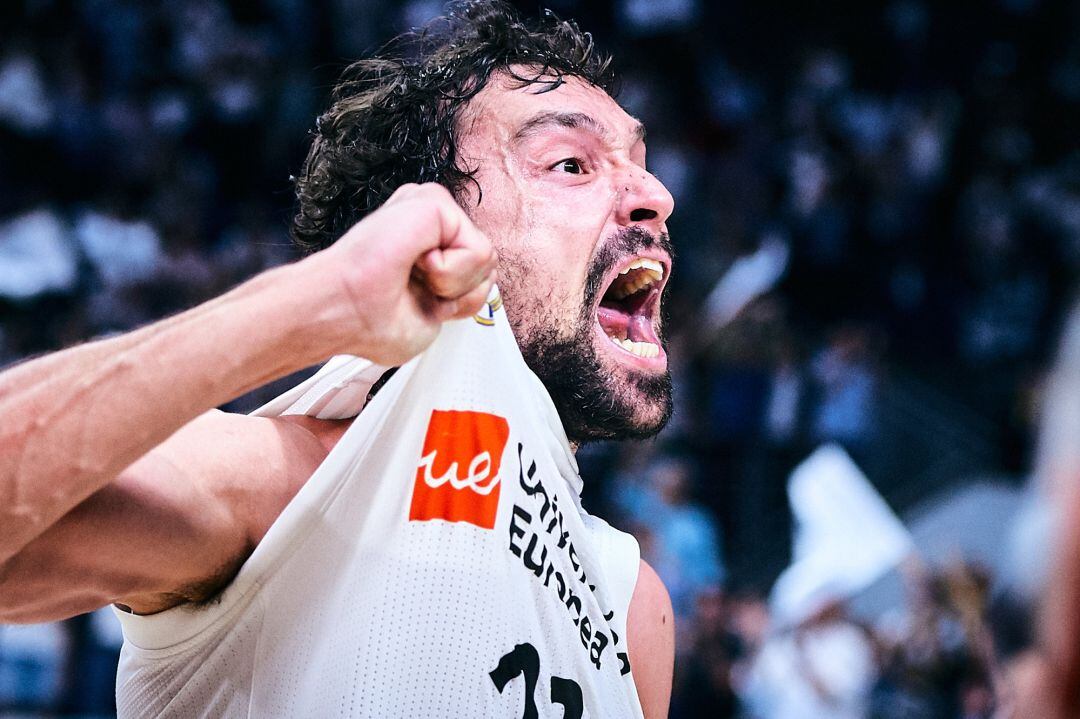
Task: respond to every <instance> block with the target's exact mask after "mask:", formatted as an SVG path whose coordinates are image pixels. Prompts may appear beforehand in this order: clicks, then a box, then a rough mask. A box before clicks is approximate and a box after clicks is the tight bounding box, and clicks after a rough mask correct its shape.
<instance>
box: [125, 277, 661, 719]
mask: <svg viewBox="0 0 1080 719" xmlns="http://www.w3.org/2000/svg"><path fill="white" fill-rule="evenodd" d="M381 369H382V368H379V367H376V366H373V365H371V363H369V362H367V361H365V360H360V359H357V358H348V357H339V358H335V359H334V360H332V361H331V362H330V363H328V364H327V365H326V367H324V368H323V369H322V370H320V372H319V373H318V374H317V375H316V376H315V377H313V378H311V379H310V380H308V381H307V382H305V383H303V384H302V385H300V386H299V387H297V388H295V389H294V390H292V391H291V392H288V393H286V394H285V395H283V396H282V397H280V398H278V399H277V400H275V401H274V402H271V403H270V404H269V405H267V406H266V407H264V408H263V409H261V410H260V411H259V413H260V414H264V415H273V414H283V413H294V414H295V413H306V414H311V415H314V416H320V417H324V418H333V417H348V416H352V415H355V414H356V413H357V412H358V411H359V409H360V408H361V407H362V406H363V402H364V398H365V397H366V395H367V391H368V387H369V386H370V384H371V381H372V380H373V379H374V378H375V377H378V376H379V374H380V373H381ZM580 490H581V480H580V478H579V476H578V473H577V466H576V464H575V462H574V457H573V454H572V453H571V451H570V448H569V445H568V443H567V439H566V436H565V434H564V433H563V429H562V425H561V423H560V421H559V418H558V415H557V413H556V411H555V408H554V406H553V405H552V403H551V400H550V398H549V396H548V394H547V392H546V391H545V389H544V387H543V386H542V385H541V384H540V382H539V380H538V379H537V378H536V376H535V375H533V374H532V372H530V371H529V369H528V367H527V366H526V365H525V363H524V361H523V360H522V357H521V354H520V352H519V350H518V347H517V344H516V342H515V341H514V337H513V334H512V332H511V330H510V327H509V324H508V323H507V320H506V316H505V313H504V311H503V310H502V308H501V302H500V300H499V296H498V294H497V291H493V294H492V296H491V299H490V300H489V301H488V303H487V305H486V307H485V308H484V312H483V313H481V314H480V315H477V316H476V317H475V318H473V319H469V320H461V321H457V322H451V323H447V324H446V325H445V326H444V327H443V329H442V331H441V333H440V335H439V337H438V339H437V340H436V341H435V343H434V344H433V345H432V346H431V347H430V348H429V349H428V350H427V351H426V352H425V353H424V354H422V355H421V356H419V357H417V358H415V359H414V360H412V361H410V362H409V363H408V364H406V365H405V366H403V367H402V368H401V369H400V370H399V371H398V372H397V374H396V375H394V377H393V378H392V379H391V380H390V381H389V382H388V383H387V384H386V386H385V387H383V388H382V390H381V391H380V392H379V393H378V394H377V395H376V396H375V398H374V399H373V400H372V401H371V402H370V403H369V405H368V406H367V407H366V408H365V409H364V411H363V413H362V414H360V415H359V416H358V417H357V419H356V420H354V421H353V423H352V426H351V427H350V428H349V430H348V431H347V432H346V433H345V435H344V436H343V437H342V439H341V440H340V441H339V442H338V444H337V445H336V446H335V447H334V449H333V451H332V452H331V453H330V454H329V456H328V457H327V458H326V460H325V461H324V462H323V463H322V465H321V466H320V467H319V468H318V469H317V470H316V472H315V473H314V474H313V475H312V477H311V479H310V480H309V481H308V482H307V484H306V485H305V486H304V487H303V488H302V489H301V490H300V492H299V493H298V494H297V495H296V497H295V498H294V499H293V501H292V502H290V503H289V505H288V506H287V507H286V508H285V510H284V511H283V512H282V513H281V516H279V517H278V519H277V521H275V522H274V524H273V526H271V527H270V530H269V531H268V532H267V534H266V536H265V538H264V539H263V540H262V542H260V543H259V545H258V547H257V548H256V549H255V551H254V552H253V553H252V555H251V557H250V558H249V559H248V560H247V562H246V563H245V564H244V566H243V567H242V568H241V570H240V572H239V574H238V575H237V576H236V578H235V579H234V580H233V582H232V583H231V584H230V585H229V586H228V587H227V588H226V589H225V590H224V592H223V593H222V594H221V596H220V598H219V599H217V600H215V601H213V602H212V603H210V604H209V605H207V606H202V607H197V608H196V607H187V606H184V607H178V608H176V609H171V610H169V611H166V612H162V613H160V614H156V615H152V616H146V617H140V616H135V615H132V614H128V613H125V612H120V611H117V615H118V616H119V617H120V620H121V622H122V623H123V627H124V636H125V644H124V648H123V651H122V653H121V657H120V668H119V674H118V676H117V707H118V711H119V715H120V716H121V717H149V716H153V717H183V718H184V719H188V718H190V717H378V718H380V719H382V718H393V717H403V718H404V717H408V718H410V719H414V718H418V717H526V718H531V717H559V718H560V719H563V718H565V719H575V718H577V717H593V718H599V717H618V718H620V719H625V718H628V717H630V718H633V717H641V707H640V705H639V703H638V698H637V692H636V689H635V687H634V682H633V678H632V674H631V673H630V665H629V661H628V657H627V648H626V613H627V608H628V605H629V602H630V595H631V593H632V592H633V588H634V585H635V583H636V580H637V570H638V563H639V559H638V547H637V544H636V542H635V541H634V539H633V538H632V537H630V536H629V535H626V534H623V533H622V532H618V531H616V530H614V529H612V528H611V527H609V526H608V525H607V524H606V523H605V522H603V521H602V520H600V519H597V518H595V517H592V516H590V515H589V514H588V513H586V512H585V510H584V509H582V507H581V502H580V498H579V493H580Z"/></svg>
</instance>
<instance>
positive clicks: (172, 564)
mask: <svg viewBox="0 0 1080 719" xmlns="http://www.w3.org/2000/svg"><path fill="white" fill-rule="evenodd" d="M552 112H561V113H577V114H578V115H580V116H588V117H589V118H591V120H590V121H589V126H588V127H587V128H585V127H576V128H567V127H564V126H561V125H559V124H557V123H556V124H553V123H541V124H539V125H538V124H536V123H535V122H533V124H532V125H531V128H532V131H531V132H529V133H528V136H527V137H516V136H517V135H518V133H519V131H520V130H521V129H522V128H523V127H525V126H527V125H529V123H530V122H532V121H535V120H536V118H537V117H538V116H539V115H543V114H544V113H552ZM460 137H461V149H462V154H463V156H465V157H467V158H469V160H470V162H474V163H475V164H477V165H478V166H479V172H478V175H477V179H478V182H479V184H480V187H481V188H483V197H482V199H481V198H480V196H479V195H477V196H474V197H469V198H464V200H465V201H464V203H463V204H464V205H465V207H466V208H467V211H463V210H462V208H461V207H460V206H459V205H458V204H457V203H456V202H455V201H454V198H452V197H451V196H450V194H449V193H448V192H447V191H446V190H445V189H443V188H441V187H438V186H433V185H424V186H416V185H410V186H405V187H403V188H401V189H400V190H398V192H397V193H395V194H394V196H393V197H391V199H390V200H389V201H388V202H387V203H386V204H385V205H384V206H383V207H382V208H380V209H379V210H378V211H376V212H375V213H373V214H372V215H370V216H369V217H367V218H366V219H364V220H363V221H361V222H360V223H358V224H357V225H356V226H354V227H353V228H352V229H351V230H350V231H349V232H348V233H346V235H345V236H344V237H343V238H342V239H340V240H339V241H338V242H337V243H335V244H334V245H333V246H332V247H330V248H328V249H327V250H324V251H322V252H319V253H316V254H315V255H312V256H310V257H308V258H306V259H304V260H302V261H300V262H298V263H295V264H294V265H290V266H287V267H283V268H278V269H275V270H271V271H269V272H267V273H264V274H263V275H260V276H258V277H256V278H254V279H253V280H251V281H249V282H247V283H245V284H243V285H241V286H240V287H238V288H236V289H235V290H233V291H232V292H230V293H228V294H226V295H224V296H222V297H220V298H218V299H216V300H213V301H211V302H209V303H206V304H205V305H200V306H199V307H196V308H194V309H192V310H189V311H188V312H186V313H183V314H181V315H178V316H177V317H174V318H171V319H169V320H165V321H163V322H159V323H156V324H153V325H150V326H148V327H146V328H143V329H141V330H138V331H136V332H134V333H130V334H128V335H122V336H120V337H116V338H111V339H108V340H103V341H99V342H94V343H90V344H87V345H83V346H81V347H76V348H73V349H69V350H65V351H63V352H58V353H55V354H53V355H49V356H46V357H43V358H40V359H37V360H34V361H31V362H27V363H25V364H23V365H20V366H18V367H15V368H14V369H11V370H8V371H7V372H4V373H2V374H0V416H2V417H4V420H5V421H4V422H2V423H0V622H33V621H46V620H52V619H59V618H63V617H67V616H72V615H74V614H77V613H81V612H86V611H90V610H93V609H96V608H98V607H101V606H105V605H107V604H109V603H116V604H120V605H123V606H126V607H129V608H130V609H132V610H133V611H135V612H138V613H153V612H158V611H162V610H164V609H168V608H171V607H175V606H178V605H181V604H184V603H188V602H195V601H203V600H206V599H208V598H210V597H212V596H213V595H214V594H215V593H217V592H218V591H220V589H221V588H222V587H224V586H225V585H226V584H228V582H229V581H230V580H231V578H232V577H233V576H234V575H235V572H236V571H237V570H238V569H239V567H240V565H241V564H242V563H243V561H244V559H246V557H247V556H248V555H249V554H250V552H251V550H252V549H253V548H254V547H255V546H256V545H257V543H258V542H259V540H260V539H261V538H262V536H263V535H264V534H265V532H266V531H267V529H268V528H269V527H270V525H271V524H272V523H273V521H274V520H275V519H276V517H277V516H278V514H279V513H280V512H281V510H282V509H283V508H284V506H285V505H286V504H287V503H288V502H289V500H290V499H291V498H292V497H293V496H294V495H295V493H296V492H297V491H298V490H299V488H300V487H301V486H302V485H303V483H304V482H306V481H307V479H308V477H310V475H311V473H312V472H313V470H314V469H315V468H316V467H317V466H318V465H319V463H320V462H322V460H323V459H324V458H325V457H326V455H327V454H328V452H329V451H330V449H331V448H332V447H333V445H334V444H335V442H336V441H337V440H338V439H339V438H340V436H341V434H342V433H343V432H344V429H345V427H346V425H347V423H344V422H323V421H318V420H313V419H308V418H296V417H290V418H274V419H264V418H254V417H247V416H239V415H229V414H224V413H221V412H217V411H214V410H212V409H211V408H212V407H215V406H217V405H219V404H221V403H223V402H226V401H228V400H229V399H232V398H233V397H236V396H238V395H240V394H242V393H243V392H245V391H247V390H249V389H251V388H253V387H256V386H259V385H261V384H263V383H265V382H267V381H270V380H272V379H274V378H276V377H280V376H283V375H286V374H288V373H290V372H293V371H296V370H298V369H301V368H303V367H307V366H310V365H312V364H314V363H316V362H319V361H321V360H322V359H324V358H326V357H328V356H330V355H332V354H336V353H351V354H358V355H362V356H366V357H369V358H371V359H373V360H375V361H377V362H380V363H383V364H400V363H403V362H404V361H406V360H407V359H409V358H411V357H413V356H415V355H416V354H417V353H419V352H421V351H422V350H423V349H424V348H426V347H427V346H428V345H429V344H430V343H431V341H432V340H433V339H434V337H435V335H436V333H437V331H438V328H439V326H440V324H441V323H442V322H443V321H444V320H446V319H450V318H455V317H467V316H469V315H471V314H473V313H474V312H476V311H477V310H478V308H479V307H480V306H481V305H482V303H483V300H484V298H485V297H486V295H487V293H488V290H489V288H490V286H491V283H492V282H493V281H494V280H495V278H496V272H495V266H496V261H497V257H498V262H499V273H501V274H500V276H499V283H500V288H501V289H502V291H503V293H504V297H505V298H506V305H507V310H508V312H509V314H510V318H511V321H512V324H513V326H514V330H515V333H516V335H517V337H518V339H519V342H520V343H522V344H525V345H527V344H528V342H529V340H530V338H534V337H543V336H547V337H552V336H555V337H561V338H567V337H573V336H575V335H574V332H575V329H578V330H579V329H580V327H581V324H582V318H583V317H586V316H587V317H588V318H589V319H588V321H589V322H590V323H593V324H595V323H594V322H593V316H592V314H590V313H591V312H592V309H591V308H589V307H587V306H586V304H587V303H586V302H585V297H586V294H587V293H586V291H585V290H586V284H587V277H588V275H589V271H590V268H592V267H594V266H595V265H596V258H597V257H600V256H602V255H604V253H605V249H607V250H609V251H608V252H607V255H608V258H607V261H612V257H610V255H611V252H610V249H611V247H613V246H614V245H613V244H612V237H613V236H614V235H616V234H617V233H618V232H619V231H621V230H626V229H627V228H630V227H637V228H638V229H640V230H641V231H642V232H643V233H644V235H643V236H645V237H655V236H659V235H660V233H662V232H664V230H665V227H664V222H665V220H666V219H667V217H668V215H669V214H670V212H671V209H672V200H671V196H670V194H668V192H667V191H666V190H665V189H664V188H663V186H662V185H661V184H660V183H659V182H658V181H657V180H656V178H654V177H653V176H652V175H650V174H649V173H648V172H647V171H646V170H645V168H644V162H645V147H644V143H643V141H642V134H641V131H640V128H639V125H638V124H637V122H636V121H635V120H633V118H631V117H629V116H628V115H627V114H626V113H625V112H624V111H623V110H622V109H621V108H619V107H618V105H617V104H615V103H614V101H612V100H611V98H610V97H608V96H607V95H606V94H605V93H603V92H602V91H599V90H597V89H595V88H592V87H589V86H587V85H585V84H583V83H581V82H579V81H576V80H569V81H568V82H567V83H565V84H564V85H562V86H561V87H559V88H558V89H556V90H554V91H552V92H549V93H545V94H542V95H537V94H535V93H534V92H532V91H531V90H530V88H517V89H514V88H509V87H507V86H505V85H502V84H499V83H496V84H493V85H492V86H490V87H489V88H487V89H485V90H484V91H483V92H481V93H480V95H479V96H478V97H477V98H475V99H474V101H473V103H471V104H470V107H469V113H468V116H467V118H465V121H464V122H463V126H462V132H461V134H460ZM567 160H569V162H567ZM577 170H582V172H580V173H579V172H578V171H577ZM387 237H393V238H394V241H393V242H387V241H386V238H387ZM489 238H490V239H489ZM495 250H497V252H498V255H496V252H495ZM640 254H643V255H645V256H649V257H655V258H656V259H658V260H662V261H663V263H664V266H665V270H666V269H667V268H669V267H670V256H668V255H667V253H666V252H664V251H663V250H662V249H659V248H658V247H657V246H652V247H651V248H648V249H644V250H642V251H641V253H640ZM628 259H630V257H626V258H620V257H615V258H614V260H615V261H622V260H628ZM615 269H617V268H614V269H613V270H612V271H615ZM608 274H609V275H610V274H611V273H610V272H609V273H608ZM666 274H667V273H666V271H665V275H666ZM658 317H659V313H656V317H655V318H654V325H655V330H656V331H657V332H659V319H658ZM593 324H591V325H590V326H589V327H587V330H588V333H587V334H585V335H584V336H585V337H586V341H588V342H590V343H591V346H588V347H583V348H582V349H583V351H588V352H593V353H595V355H596V358H597V362H598V363H599V370H600V373H601V374H602V375H603V376H604V377H605V378H606V379H605V381H606V382H607V388H608V389H609V390H610V391H611V392H612V393H614V394H615V396H617V399H618V401H619V402H620V403H621V404H622V405H624V406H625V407H627V408H629V409H630V410H631V414H632V417H631V419H632V421H633V423H635V424H636V425H639V426H641V427H645V428H649V427H653V428H655V427H658V426H659V425H660V424H662V421H663V419H664V415H665V411H666V406H665V405H664V404H663V403H662V402H658V401H656V398H655V396H653V395H650V394H649V393H647V392H643V391H641V389H640V388H641V387H642V386H643V385H642V378H649V377H658V376H663V375H664V373H665V372H666V356H664V355H661V356H660V357H659V358H654V359H652V360H650V361H645V360H643V359H642V358H639V357H634V356H632V355H630V354H628V353H626V352H624V351H623V350H621V349H617V348H615V347H614V346H613V345H612V344H611V343H610V341H609V340H608V339H607V338H606V336H605V335H604V334H603V330H602V329H601V328H600V327H599V325H595V326H593ZM229 336H233V337H243V338H245V341H244V342H236V343H222V342H221V341H220V338H221V337H229ZM147 397H152V398H153V401H152V402H147V401H146V398H147ZM57 448H63V450H62V451H58V450H57ZM73 578H78V579H77V580H76V581H73ZM671 616H672V615H671V608H670V601H669V599H668V597H667V593H666V591H665V590H664V588H663V585H662V583H660V581H659V579H658V578H657V577H656V575H655V573H654V572H652V570H651V569H649V568H648V567H647V565H644V563H643V564H642V568H641V571H640V574H639V581H638V584H637V587H636V589H635V592H634V595H633V599H632V602H631V608H630V614H629V618H628V622H629V625H628V635H629V637H628V642H629V645H630V653H631V663H632V665H633V666H634V674H635V680H636V683H637V686H638V691H639V695H640V697H641V701H642V705H643V707H645V709H646V716H648V717H650V718H651V717H661V716H666V713H667V704H668V701H669V698H670V691H671V666H672V656H673V634H672V622H671Z"/></svg>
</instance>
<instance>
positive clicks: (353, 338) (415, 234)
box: [300, 183, 497, 365]
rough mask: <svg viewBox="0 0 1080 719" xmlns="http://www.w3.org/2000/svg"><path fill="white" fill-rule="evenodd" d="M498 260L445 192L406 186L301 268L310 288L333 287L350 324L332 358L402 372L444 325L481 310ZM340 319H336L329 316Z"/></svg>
mask: <svg viewBox="0 0 1080 719" xmlns="http://www.w3.org/2000/svg"><path fill="white" fill-rule="evenodd" d="M496 262H497V257H496V254H495V250H494V248H493V246H492V244H491V242H490V240H488V238H487V237H486V236H485V235H484V234H483V233H482V232H480V230H478V229H477V228H476V226H475V225H473V223H472V221H471V220H470V219H469V218H468V217H467V216H466V215H465V212H464V211H463V210H462V209H461V207H459V206H458V204H457V203H456V202H455V201H454V198H453V196H452V195H451V194H450V192H449V191H448V190H447V189H446V188H444V187H442V186H441V185H437V184H434V183H430V184H425V185H412V184H410V185H403V186H402V187H400V188H398V190H397V191H396V192H394V194H393V195H391V197H390V199H389V200H387V201H386V202H385V203H384V204H383V206H382V207H380V208H379V209H378V210H376V211H375V212H373V213H372V214H370V215H369V216H367V217H365V218H364V219H363V220H361V221H360V222H358V223H357V224H355V225H354V226H353V227H352V228H351V229H350V230H349V231H348V232H346V233H345V234H344V235H343V236H342V237H341V239H340V240H338V241H337V242H336V243H334V244H333V245H332V246H330V247H329V248H327V249H325V250H323V251H322V252H319V253H317V254H315V255H312V256H311V257H309V258H307V259H305V260H304V261H303V262H301V263H300V264H301V265H304V264H307V265H308V266H309V268H310V269H312V270H313V272H312V275H311V276H310V277H309V281H315V282H331V283H332V282H337V283H338V290H339V291H337V292H335V293H334V296H335V298H336V302H337V303H339V304H340V306H341V309H343V310H344V316H345V317H346V318H347V319H346V320H345V321H344V322H343V323H342V325H343V326H340V327H339V328H338V329H340V331H341V333H342V336H341V337H340V338H337V339H336V340H335V344H338V345H340V347H338V348H337V349H335V350H334V351H336V352H347V353H350V354H357V355H360V356H363V357H366V358H368V359H370V360H372V361H374V362H378V363H379V364H385V365H400V364H403V363H404V362H406V361H408V360H409V359H411V358H412V357H414V356H416V355H417V354H419V353H420V352H422V351H423V350H424V349H426V348H427V346H428V345H430V344H431V342H432V341H433V340H434V339H435V336H436V335H437V334H438V331H439V327H440V326H441V325H442V323H443V322H444V321H446V320H449V319H457V318H465V317H470V316H472V315H473V314H475V313H476V312H478V311H479V310H480V308H481V307H482V306H483V304H484V301H485V300H486V299H487V295H488V292H489V290H490V289H491V285H492V283H493V282H494V281H495V266H496ZM333 314H334V316H337V313H333Z"/></svg>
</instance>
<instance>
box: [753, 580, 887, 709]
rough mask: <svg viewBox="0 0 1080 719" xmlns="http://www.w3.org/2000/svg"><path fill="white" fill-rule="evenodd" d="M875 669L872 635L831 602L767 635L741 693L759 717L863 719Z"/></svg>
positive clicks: (841, 608)
mask: <svg viewBox="0 0 1080 719" xmlns="http://www.w3.org/2000/svg"><path fill="white" fill-rule="evenodd" d="M877 674H878V666H877V656H876V651H875V646H874V641H873V638H872V636H871V635H870V633H869V632H868V631H867V630H866V629H865V628H864V627H862V626H861V625H859V624H858V623H856V622H854V621H853V620H852V619H851V618H850V617H849V616H848V614H847V611H846V609H845V607H844V604H843V602H842V601H833V602H829V603H826V604H825V605H824V606H822V608H821V609H819V610H818V611H817V612H816V613H815V614H814V615H812V616H811V617H809V618H808V619H806V620H804V621H803V622H801V623H800V624H799V625H797V626H796V627H794V628H792V629H790V630H787V631H784V632H780V633H776V634H774V635H772V636H771V637H770V638H769V639H768V640H766V642H765V644H764V646H763V647H762V648H761V651H760V652H759V654H758V655H757V658H756V659H755V660H754V662H753V665H752V667H751V668H750V671H749V673H748V675H747V676H746V678H745V680H744V684H743V686H742V688H741V693H742V695H743V697H744V699H745V701H746V704H747V705H748V707H749V709H750V712H751V715H752V716H755V717H761V719H766V718H767V719H865V717H866V716H867V715H868V710H869V706H870V692H871V690H872V689H873V686H874V682H875V681H876V679H877Z"/></svg>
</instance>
